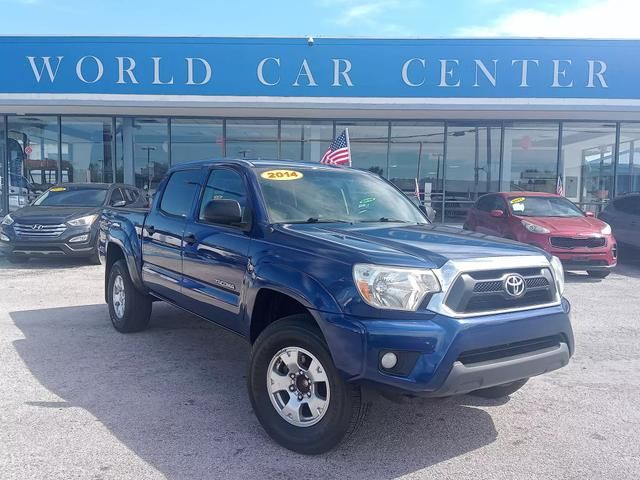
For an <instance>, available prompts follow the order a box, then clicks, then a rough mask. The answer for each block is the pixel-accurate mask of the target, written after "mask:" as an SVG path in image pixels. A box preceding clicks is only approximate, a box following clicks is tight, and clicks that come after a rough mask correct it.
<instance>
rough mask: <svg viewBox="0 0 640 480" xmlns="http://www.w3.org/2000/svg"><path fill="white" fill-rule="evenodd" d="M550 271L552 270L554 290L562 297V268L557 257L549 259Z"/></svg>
mask: <svg viewBox="0 0 640 480" xmlns="http://www.w3.org/2000/svg"><path fill="white" fill-rule="evenodd" d="M550 263H551V269H552V270H553V277H554V278H555V279H556V288H557V289H558V293H559V294H560V295H562V294H563V293H564V267H563V266H562V262H561V261H560V259H559V258H558V257H551V262H550Z"/></svg>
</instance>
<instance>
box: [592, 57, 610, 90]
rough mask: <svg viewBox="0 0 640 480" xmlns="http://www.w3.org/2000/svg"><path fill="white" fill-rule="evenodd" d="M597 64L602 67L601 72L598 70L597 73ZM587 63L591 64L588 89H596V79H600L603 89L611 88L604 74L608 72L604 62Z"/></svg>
mask: <svg viewBox="0 0 640 480" xmlns="http://www.w3.org/2000/svg"><path fill="white" fill-rule="evenodd" d="M595 62H598V65H600V70H598V71H597V72H596V71H595V68H594V64H595ZM587 63H588V64H589V82H588V83H587V88H592V87H595V85H594V84H593V81H594V77H598V81H599V82H600V86H602V88H609V86H608V85H607V82H606V81H605V80H604V72H606V71H607V64H606V63H604V62H603V61H602V60H587Z"/></svg>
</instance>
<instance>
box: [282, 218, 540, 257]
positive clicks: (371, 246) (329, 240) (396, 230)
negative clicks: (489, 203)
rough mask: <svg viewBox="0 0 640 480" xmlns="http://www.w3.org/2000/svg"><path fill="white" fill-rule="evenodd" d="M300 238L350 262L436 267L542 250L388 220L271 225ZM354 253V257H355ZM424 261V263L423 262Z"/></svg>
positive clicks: (487, 237) (480, 236) (481, 236)
mask: <svg viewBox="0 0 640 480" xmlns="http://www.w3.org/2000/svg"><path fill="white" fill-rule="evenodd" d="M276 228H277V229H279V230H281V231H282V233H286V234H288V235H293V236H295V237H298V238H302V239H304V240H305V242H304V245H307V247H311V245H313V247H312V248H313V249H314V251H317V249H318V246H319V244H324V246H326V247H331V248H330V250H337V251H342V252H344V251H345V250H347V255H348V256H347V257H346V258H347V259H349V260H350V261H354V260H355V261H366V262H371V263H377V264H383V265H406V266H426V267H428V268H440V267H441V266H442V265H444V264H445V263H446V262H447V261H448V260H454V261H455V260H471V259H486V258H491V257H507V256H526V255H541V254H542V251H541V250H539V249H537V248H535V247H531V246H528V245H524V244H521V243H517V242H512V241H510V240H503V239H498V238H495V237H490V236H488V235H483V234H478V233H476V232H470V231H466V230H461V229H457V228H453V227H444V226H437V225H405V224H399V223H390V224H380V223H376V224H375V225H371V224H364V225H363V224H336V223H332V224H323V225H318V224H289V225H281V226H278V227H276ZM354 254H355V255H358V256H359V257H360V259H355V258H354ZM425 264H426V265H425Z"/></svg>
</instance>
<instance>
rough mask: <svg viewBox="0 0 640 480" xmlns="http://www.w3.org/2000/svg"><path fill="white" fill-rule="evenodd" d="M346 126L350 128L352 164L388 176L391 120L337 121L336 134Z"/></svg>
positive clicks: (354, 166) (360, 168)
mask: <svg viewBox="0 0 640 480" xmlns="http://www.w3.org/2000/svg"><path fill="white" fill-rule="evenodd" d="M345 128H348V129H349V141H350V143H351V166H352V167H353V168H357V169H359V170H368V171H370V172H373V173H377V174H378V175H380V176H383V177H388V173H389V172H388V171H387V167H388V163H387V153H388V141H389V122H337V123H336V136H338V135H340V134H341V133H342V131H343V130H344V129H345ZM327 147H328V145H327ZM323 153H324V152H323Z"/></svg>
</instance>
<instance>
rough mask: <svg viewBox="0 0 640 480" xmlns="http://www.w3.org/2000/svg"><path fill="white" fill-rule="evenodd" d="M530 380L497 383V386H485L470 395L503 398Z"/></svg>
mask: <svg viewBox="0 0 640 480" xmlns="http://www.w3.org/2000/svg"><path fill="white" fill-rule="evenodd" d="M528 381H529V379H528V378H523V379H522V380H516V381H515V382H511V383H505V384H504V385H496V386H495V387H489V388H483V389H481V390H476V391H474V392H471V393H470V394H469V395H475V396H477V397H483V398H502V397H508V396H509V395H511V394H512V393H515V392H516V391H518V390H520V389H521V388H522V387H523V386H524V384H525V383H527V382H528Z"/></svg>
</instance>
